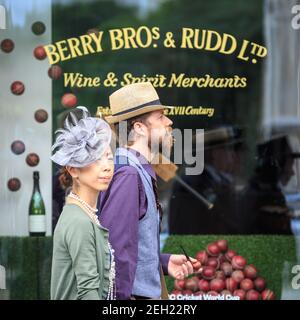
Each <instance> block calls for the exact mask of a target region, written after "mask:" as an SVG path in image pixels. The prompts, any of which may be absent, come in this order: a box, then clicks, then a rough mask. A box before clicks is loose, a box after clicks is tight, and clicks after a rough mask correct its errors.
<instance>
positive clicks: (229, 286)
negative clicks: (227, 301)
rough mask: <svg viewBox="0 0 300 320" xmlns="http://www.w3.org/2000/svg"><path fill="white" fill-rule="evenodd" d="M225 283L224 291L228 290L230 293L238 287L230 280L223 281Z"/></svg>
mask: <svg viewBox="0 0 300 320" xmlns="http://www.w3.org/2000/svg"><path fill="white" fill-rule="evenodd" d="M225 283H226V289H227V290H229V291H230V292H233V291H234V290H236V289H237V287H238V283H237V282H236V281H235V280H234V279H232V278H227V279H226V280H225Z"/></svg>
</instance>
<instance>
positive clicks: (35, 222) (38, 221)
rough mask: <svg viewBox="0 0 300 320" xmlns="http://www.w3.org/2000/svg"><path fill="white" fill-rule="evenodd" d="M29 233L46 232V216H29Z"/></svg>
mask: <svg viewBox="0 0 300 320" xmlns="http://www.w3.org/2000/svg"><path fill="white" fill-rule="evenodd" d="M29 232H46V216H45V215H30V216H29Z"/></svg>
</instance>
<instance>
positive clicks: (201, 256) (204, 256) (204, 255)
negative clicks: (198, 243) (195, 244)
mask: <svg viewBox="0 0 300 320" xmlns="http://www.w3.org/2000/svg"><path fill="white" fill-rule="evenodd" d="M196 259H197V260H198V261H200V263H201V264H202V265H203V266H204V265H205V264H206V262H207V260H208V256H207V253H206V251H199V252H197V254H196Z"/></svg>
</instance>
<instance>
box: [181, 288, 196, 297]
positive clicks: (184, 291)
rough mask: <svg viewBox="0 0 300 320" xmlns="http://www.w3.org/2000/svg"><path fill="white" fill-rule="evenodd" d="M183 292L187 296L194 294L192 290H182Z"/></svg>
mask: <svg viewBox="0 0 300 320" xmlns="http://www.w3.org/2000/svg"><path fill="white" fill-rule="evenodd" d="M181 294H182V295H184V296H185V295H187V296H191V295H192V294H193V291H192V290H188V289H187V290H183V291H182V292H181Z"/></svg>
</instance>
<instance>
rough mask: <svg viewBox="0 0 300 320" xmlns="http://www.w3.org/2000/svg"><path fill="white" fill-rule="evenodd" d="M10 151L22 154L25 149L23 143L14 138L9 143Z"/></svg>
mask: <svg viewBox="0 0 300 320" xmlns="http://www.w3.org/2000/svg"><path fill="white" fill-rule="evenodd" d="M11 151H12V152H13V153H14V154H22V153H23V152H24V151H25V144H24V143H23V142H22V141H20V140H16V141H14V142H13V143H12V144H11Z"/></svg>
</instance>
